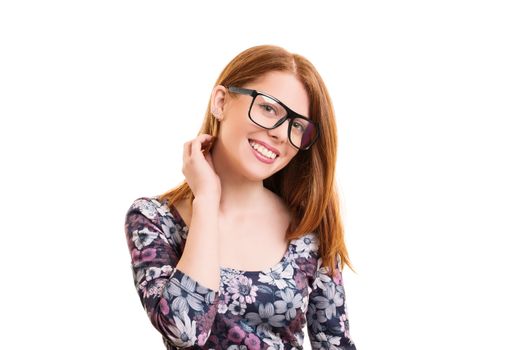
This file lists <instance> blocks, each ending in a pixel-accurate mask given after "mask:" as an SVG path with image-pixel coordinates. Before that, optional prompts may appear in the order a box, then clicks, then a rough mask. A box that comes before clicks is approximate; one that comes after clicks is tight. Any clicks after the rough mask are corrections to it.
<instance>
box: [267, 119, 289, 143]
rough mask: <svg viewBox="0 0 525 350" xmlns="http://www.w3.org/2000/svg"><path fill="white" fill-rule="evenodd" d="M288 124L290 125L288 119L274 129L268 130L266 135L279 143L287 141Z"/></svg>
mask: <svg viewBox="0 0 525 350" xmlns="http://www.w3.org/2000/svg"><path fill="white" fill-rule="evenodd" d="M288 123H290V119H287V120H285V121H284V123H282V124H281V125H279V126H278V127H276V128H275V129H270V130H268V134H269V135H270V136H271V137H272V138H274V139H276V140H277V141H279V143H283V142H286V140H287V139H288Z"/></svg>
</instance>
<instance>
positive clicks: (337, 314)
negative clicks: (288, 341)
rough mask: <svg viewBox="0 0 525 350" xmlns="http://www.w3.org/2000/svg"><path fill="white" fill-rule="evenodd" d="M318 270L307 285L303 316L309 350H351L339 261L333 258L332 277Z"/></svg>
mask: <svg viewBox="0 0 525 350" xmlns="http://www.w3.org/2000/svg"><path fill="white" fill-rule="evenodd" d="M320 264H321V259H319V260H318V270H317V273H316V276H315V279H314V280H313V283H312V285H311V288H312V291H311V293H310V296H309V301H308V311H307V313H306V317H307V324H308V336H309V338H310V344H311V346H312V349H330V350H332V349H333V350H335V349H348V350H355V349H356V347H355V345H354V342H353V341H352V339H351V338H350V329H349V322H348V313H347V308H346V295H345V289H344V284H343V275H342V269H341V258H340V257H339V256H337V264H336V271H335V273H334V277H331V276H330V275H329V274H328V273H327V269H326V268H325V267H323V268H320Z"/></svg>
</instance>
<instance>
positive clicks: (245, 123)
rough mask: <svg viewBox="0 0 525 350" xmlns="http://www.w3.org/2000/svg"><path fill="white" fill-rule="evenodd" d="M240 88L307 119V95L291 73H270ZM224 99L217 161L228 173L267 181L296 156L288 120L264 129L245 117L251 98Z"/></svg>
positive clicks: (226, 97)
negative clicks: (272, 99) (265, 96)
mask: <svg viewBox="0 0 525 350" xmlns="http://www.w3.org/2000/svg"><path fill="white" fill-rule="evenodd" d="M239 87H242V88H246V89H253V90H257V91H260V92H264V93H267V94H269V95H271V96H273V97H275V98H277V99H279V100H280V101H281V102H283V103H284V104H285V105H287V106H288V107H289V108H291V109H292V110H294V111H295V112H297V113H299V114H301V115H304V116H308V106H309V100H308V94H307V92H306V90H305V88H304V86H303V84H302V83H301V82H300V81H299V80H298V79H297V78H296V77H295V76H294V75H293V74H291V73H287V72H278V71H274V72H269V73H267V74H265V75H263V76H262V77H260V78H259V79H257V80H256V81H253V82H250V83H247V84H246V85H244V86H239ZM221 91H223V92H224V91H226V89H224V88H223V90H221ZM214 95H216V93H215V90H214ZM223 96H224V97H225V98H224V100H223V103H222V108H220V109H221V110H222V117H223V118H222V120H221V121H220V129H219V137H218V144H217V145H216V146H215V148H216V151H217V152H218V153H219V154H218V156H219V157H220V160H219V161H225V162H226V163H227V164H228V167H229V168H230V169H231V170H233V171H236V172H238V173H239V174H241V175H243V176H244V177H246V178H248V179H250V180H263V179H266V178H268V177H270V176H271V175H273V174H275V173H276V172H278V171H279V170H281V169H282V168H284V167H285V166H286V165H287V164H288V163H289V162H290V161H291V160H292V158H293V157H294V156H295V155H296V154H297V152H298V150H297V149H296V148H295V147H294V146H292V145H291V144H290V141H289V140H288V123H289V120H287V121H286V122H284V123H283V124H281V125H280V126H279V127H277V128H275V129H272V130H267V129H263V128H261V127H259V126H258V125H256V124H254V123H253V122H252V121H251V120H250V118H249V117H248V110H249V108H250V104H251V102H252V97H251V96H249V95H241V94H233V93H231V92H228V93H226V94H223ZM215 101H218V106H219V107H221V106H220V105H221V102H220V99H217V98H215ZM268 151H271V152H272V153H273V154H272V153H269V152H268ZM214 152H215V151H214ZM274 154H275V157H274ZM223 157H224V158H223Z"/></svg>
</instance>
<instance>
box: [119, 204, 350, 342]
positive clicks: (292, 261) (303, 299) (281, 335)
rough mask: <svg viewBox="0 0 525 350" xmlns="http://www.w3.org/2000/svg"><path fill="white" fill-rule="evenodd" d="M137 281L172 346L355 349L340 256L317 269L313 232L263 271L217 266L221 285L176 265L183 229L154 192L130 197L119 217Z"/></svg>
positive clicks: (153, 319) (184, 235) (185, 232)
mask: <svg viewBox="0 0 525 350" xmlns="http://www.w3.org/2000/svg"><path fill="white" fill-rule="evenodd" d="M124 226H125V232H126V238H127V243H128V248H129V251H130V256H131V268H132V273H133V279H134V282H135V287H136V289H137V292H138V294H139V297H140V301H141V303H142V306H143V307H144V309H145V310H146V313H147V315H148V317H149V318H150V320H151V323H152V324H153V326H154V327H155V328H156V329H157V330H158V331H159V332H160V333H161V334H162V336H163V341H164V344H165V345H166V348H167V349H168V350H172V349H229V350H232V349H245V350H261V349H264V350H266V349H280V350H284V349H297V350H298V349H303V340H304V332H303V327H304V326H305V325H306V326H307V330H308V334H309V337H310V343H311V346H312V348H313V349H332V350H334V349H355V345H354V343H353V341H352V339H351V337H350V333H349V321H348V317H347V313H346V303H345V291H344V285H343V280H342V274H341V260H340V258H339V257H338V264H337V271H336V273H335V274H334V277H331V276H330V275H328V274H327V270H326V268H324V267H321V258H320V257H319V254H318V240H317V235H316V234H314V233H308V234H305V235H304V236H303V237H301V238H299V239H296V240H292V241H291V242H290V245H289V247H288V250H287V252H286V254H285V255H284V256H283V258H282V260H281V261H280V262H279V263H278V264H277V265H275V266H273V267H271V268H269V269H266V270H264V271H241V270H236V269H232V268H221V271H220V273H221V284H220V288H219V291H214V290H212V289H209V288H207V287H205V286H203V285H201V284H200V283H199V282H197V281H195V280H194V279H193V278H191V276H189V275H186V274H185V273H183V272H182V271H179V270H177V269H176V268H175V266H176V265H177V262H178V260H179V258H180V256H181V255H182V252H183V250H184V245H185V242H186V238H187V235H188V227H187V225H186V224H185V223H184V221H183V220H182V218H181V217H180V215H179V213H178V212H177V211H176V210H175V211H174V212H171V211H170V209H169V207H168V205H167V203H165V202H160V201H159V199H158V197H151V198H149V197H141V198H138V199H136V200H135V201H134V202H133V204H132V205H131V207H130V208H129V210H128V212H127V213H126V219H125V225H124Z"/></svg>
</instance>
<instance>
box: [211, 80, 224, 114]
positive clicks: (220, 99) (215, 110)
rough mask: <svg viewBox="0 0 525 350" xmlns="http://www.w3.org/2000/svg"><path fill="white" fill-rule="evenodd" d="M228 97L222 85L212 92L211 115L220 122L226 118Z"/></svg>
mask: <svg viewBox="0 0 525 350" xmlns="http://www.w3.org/2000/svg"><path fill="white" fill-rule="evenodd" d="M226 95H227V91H226V88H225V87H224V86H222V85H217V86H215V87H214V88H213V90H212V92H211V113H212V114H213V116H214V117H215V118H217V120H219V121H221V120H222V119H223V118H224V113H223V112H224V107H225V105H226Z"/></svg>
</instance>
